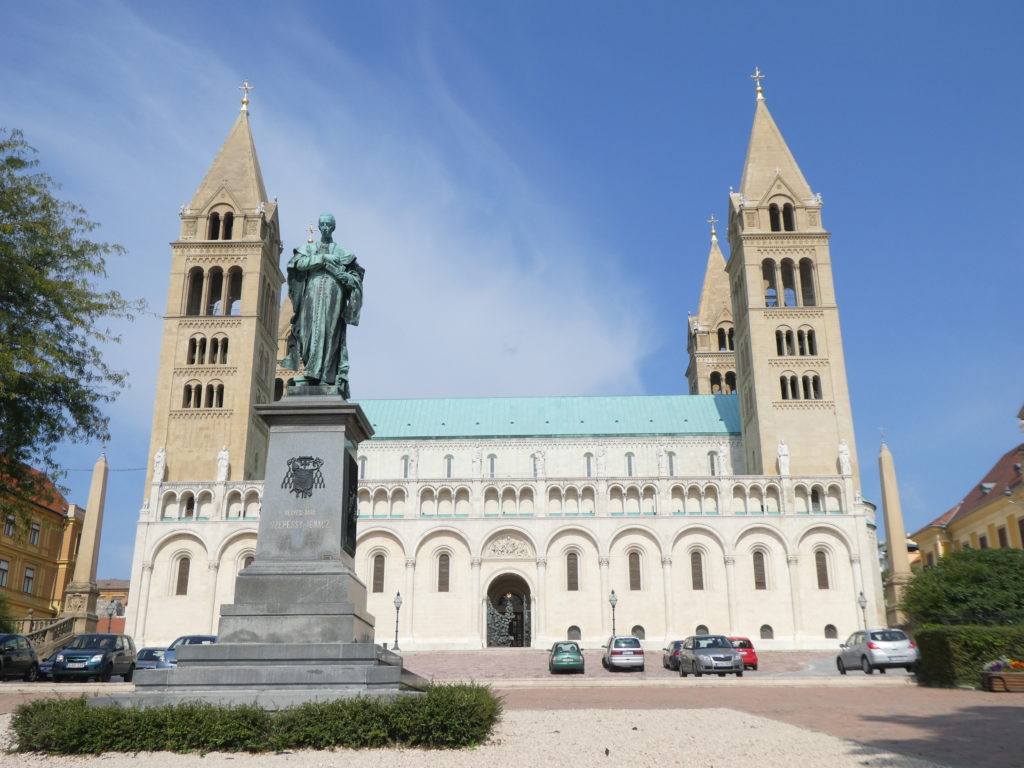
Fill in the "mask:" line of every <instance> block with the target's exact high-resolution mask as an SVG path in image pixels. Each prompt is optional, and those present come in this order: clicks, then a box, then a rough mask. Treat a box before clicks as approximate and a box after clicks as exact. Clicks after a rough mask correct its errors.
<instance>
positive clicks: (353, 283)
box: [281, 242, 364, 398]
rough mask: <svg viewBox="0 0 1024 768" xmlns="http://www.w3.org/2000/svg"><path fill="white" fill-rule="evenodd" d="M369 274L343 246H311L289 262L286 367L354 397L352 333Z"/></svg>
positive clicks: (299, 249)
mask: <svg viewBox="0 0 1024 768" xmlns="http://www.w3.org/2000/svg"><path fill="white" fill-rule="evenodd" d="M363 274H364V270H363V268H362V267H360V266H359V264H357V263H356V257H355V254H353V253H350V252H349V251H346V250H345V249H344V248H342V247H341V246H340V245H338V244H337V243H323V242H320V243H306V245H304V246H303V247H301V248H296V249H295V250H294V251H293V254H292V258H291V260H289V262H288V298H289V299H291V303H292V308H293V310H294V315H292V331H291V335H290V336H289V337H288V354H287V355H285V357H284V359H283V360H282V361H281V364H282V365H283V366H284V367H286V368H290V369H291V370H293V371H300V370H301V371H302V373H303V375H304V376H305V377H306V378H307V379H315V380H316V381H318V382H319V383H320V384H327V385H337V387H338V391H339V392H340V393H341V394H342V395H343V396H344V397H346V398H347V397H348V396H349V385H348V347H347V345H346V329H347V327H348V326H349V325H359V312H360V310H361V309H362V305H363Z"/></svg>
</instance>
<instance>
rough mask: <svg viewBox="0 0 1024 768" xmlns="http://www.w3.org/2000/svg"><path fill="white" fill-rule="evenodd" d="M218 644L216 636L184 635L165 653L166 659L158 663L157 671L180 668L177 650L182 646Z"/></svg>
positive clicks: (168, 647)
mask: <svg viewBox="0 0 1024 768" xmlns="http://www.w3.org/2000/svg"><path fill="white" fill-rule="evenodd" d="M216 642H217V636H216V635H182V636H181V637H179V638H178V639H177V640H175V641H174V642H173V643H171V644H170V645H169V646H167V650H165V651H164V657H163V658H162V659H160V660H159V661H158V662H157V663H156V668H157V669H173V668H174V667H176V666H178V654H177V652H176V651H175V649H176V648H178V647H179V646H182V645H212V644H213V643H216Z"/></svg>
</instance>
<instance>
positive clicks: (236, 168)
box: [189, 104, 267, 211]
mask: <svg viewBox="0 0 1024 768" xmlns="http://www.w3.org/2000/svg"><path fill="white" fill-rule="evenodd" d="M221 192H223V193H224V194H225V196H226V197H227V198H230V201H231V202H232V203H233V204H234V205H236V206H238V207H239V208H240V209H242V210H251V209H253V208H256V207H258V206H259V204H260V203H262V202H266V199H267V188H266V187H265V186H264V184H263V173H262V171H260V161H259V159H258V158H257V157H256V146H255V144H253V141H252V132H251V131H250V130H249V110H247V109H246V108H245V104H243V105H242V109H241V110H240V111H239V113H238V119H236V120H235V124H234V125H233V126H232V128H231V133H229V134H228V137H227V139H226V140H225V141H224V146H222V147H221V148H220V152H218V153H217V156H216V157H215V158H214V159H213V163H212V164H211V165H210V170H208V171H207V172H206V178H204V179H203V183H202V184H200V185H199V189H198V190H196V193H195V195H194V196H193V198H192V203H191V204H190V205H189V208H191V209H192V210H194V211H203V210H205V209H206V208H208V207H209V205H210V204H211V203H212V202H213V201H214V198H216V197H219V196H220V193H221Z"/></svg>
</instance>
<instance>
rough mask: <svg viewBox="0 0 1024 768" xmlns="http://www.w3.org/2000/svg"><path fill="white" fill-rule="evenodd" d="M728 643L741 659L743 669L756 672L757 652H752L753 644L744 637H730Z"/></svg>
mask: <svg viewBox="0 0 1024 768" xmlns="http://www.w3.org/2000/svg"><path fill="white" fill-rule="evenodd" d="M729 642H730V643H732V647H733V648H735V649H736V650H737V651H739V653H740V656H742V657H743V668H744V669H752V670H754V671H755V672H757V651H755V650H754V644H753V643H752V642H750V640H749V639H748V638H746V637H730V638H729Z"/></svg>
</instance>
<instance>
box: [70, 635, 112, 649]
mask: <svg viewBox="0 0 1024 768" xmlns="http://www.w3.org/2000/svg"><path fill="white" fill-rule="evenodd" d="M67 647H68V648H72V649H75V650H79V649H81V648H103V649H105V650H113V649H114V638H113V637H112V636H110V635H79V636H78V637H76V638H75V639H74V640H72V641H71V642H70V643H69V644H68V646H67Z"/></svg>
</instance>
